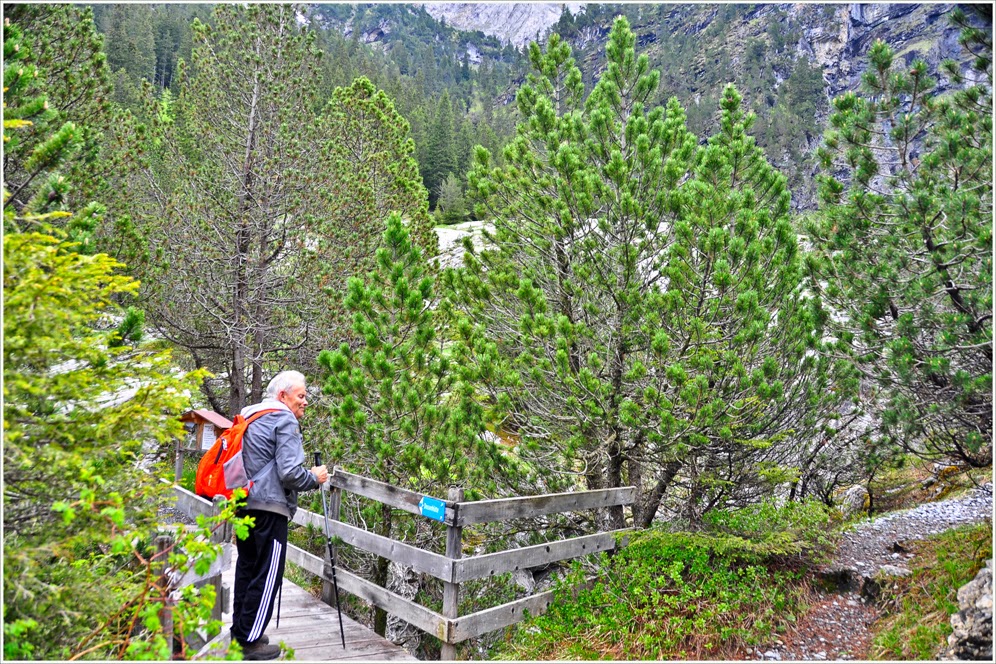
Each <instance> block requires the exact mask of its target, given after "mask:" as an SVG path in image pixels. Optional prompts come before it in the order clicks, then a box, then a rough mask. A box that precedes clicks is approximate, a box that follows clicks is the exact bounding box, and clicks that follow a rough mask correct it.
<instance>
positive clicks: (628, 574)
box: [497, 531, 802, 659]
mask: <svg viewBox="0 0 996 664" xmlns="http://www.w3.org/2000/svg"><path fill="white" fill-rule="evenodd" d="M765 546H766V545H764V544H758V543H757V542H755V541H752V540H749V539H746V538H741V537H736V536H720V537H717V536H712V535H709V534H703V533H665V532H661V531H645V532H643V533H640V534H638V535H636V536H634V537H633V540H632V542H631V543H630V545H629V546H628V547H626V548H624V549H622V550H621V551H620V552H619V553H618V554H616V555H615V556H614V557H612V558H609V557H608V556H605V555H604V554H603V557H602V559H601V573H600V574H599V576H598V579H597V580H596V581H595V583H594V584H592V586H591V587H590V588H588V589H581V588H583V586H584V585H585V583H584V579H583V575H584V574H583V572H582V570H581V567H580V565H575V567H574V568H573V571H572V572H571V573H570V574H569V575H568V576H567V577H566V578H565V579H564V580H563V581H562V582H561V583H560V584H559V586H558V590H557V597H556V599H555V601H554V602H553V603H552V604H551V607H550V610H549V612H548V613H547V614H545V615H543V616H539V617H537V618H534V619H532V620H530V621H528V622H525V623H523V624H521V625H520V626H519V629H518V630H517V632H516V634H515V635H513V637H512V639H511V641H510V642H509V644H508V645H507V646H505V648H504V650H503V651H502V652H500V653H498V655H497V656H498V657H499V658H509V659H579V658H580V659H590V658H598V659H603V658H609V659H723V658H730V657H731V656H732V655H734V654H737V653H742V652H743V649H744V648H746V647H748V646H756V645H760V644H762V643H764V642H766V641H768V640H769V639H770V638H772V636H773V635H774V634H775V632H776V631H777V630H778V629H779V628H780V627H781V626H782V625H781V623H784V622H785V621H792V620H794V614H795V613H796V612H797V610H798V608H799V606H800V601H801V597H802V592H801V589H802V584H801V578H802V572H801V571H798V570H791V569H787V568H785V567H784V566H783V565H782V564H781V563H780V562H777V561H776V559H777V558H778V557H779V556H780V555H781V553H782V548H780V547H778V546H776V547H775V552H776V554H775V555H774V556H772V555H771V553H770V552H766V550H765Z"/></svg>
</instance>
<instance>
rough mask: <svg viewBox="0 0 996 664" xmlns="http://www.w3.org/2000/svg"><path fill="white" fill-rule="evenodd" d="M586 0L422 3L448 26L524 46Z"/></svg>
mask: <svg viewBox="0 0 996 664" xmlns="http://www.w3.org/2000/svg"><path fill="white" fill-rule="evenodd" d="M584 4H585V3H583V2H567V3H563V2H535V3H533V2H487V3H483V2H482V3H476V2H425V3H422V6H423V7H425V10H426V11H427V12H429V14H430V15H431V16H432V17H433V18H435V19H437V20H439V19H446V23H447V25H451V26H453V27H454V28H459V29H460V30H467V31H470V32H473V31H475V30H480V31H481V32H483V33H484V34H486V35H492V36H495V37H498V39H500V40H501V41H502V42H505V43H511V44H514V45H515V46H523V45H525V44H528V43H529V42H531V41H533V40H534V39H536V36H537V35H540V36H542V35H545V34H546V32H547V30H549V28H550V27H551V26H552V25H554V24H555V23H556V22H557V21H559V20H560V15H561V13H562V12H563V10H564V7H567V8H569V9H570V10H571V12H572V13H574V14H577V13H578V12H579V11H581V8H582V7H583V6H584Z"/></svg>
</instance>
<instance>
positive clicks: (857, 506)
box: [840, 484, 868, 518]
mask: <svg viewBox="0 0 996 664" xmlns="http://www.w3.org/2000/svg"><path fill="white" fill-rule="evenodd" d="M867 505H868V489H866V488H864V487H863V486H861V485H860V484H855V485H854V486H852V487H851V488H850V489H848V490H847V491H845V492H844V497H843V499H842V500H841V504H840V511H841V513H843V515H844V518H849V517H852V516H854V515H856V514H859V513H861V512H864V511H865V509H866V506H867Z"/></svg>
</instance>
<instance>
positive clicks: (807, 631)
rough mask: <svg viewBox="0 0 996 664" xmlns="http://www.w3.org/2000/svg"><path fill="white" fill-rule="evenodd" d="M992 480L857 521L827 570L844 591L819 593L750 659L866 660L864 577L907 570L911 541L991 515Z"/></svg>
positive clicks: (872, 615)
mask: <svg viewBox="0 0 996 664" xmlns="http://www.w3.org/2000/svg"><path fill="white" fill-rule="evenodd" d="M992 513H993V485H992V483H991V482H990V483H988V484H986V485H984V486H981V487H979V488H976V489H974V490H972V491H971V492H969V493H968V494H966V495H964V496H960V497H958V498H952V499H951V500H945V501H940V502H936V503H926V504H923V505H920V506H918V507H915V508H913V509H909V510H904V511H900V512H893V513H890V514H887V515H885V516H882V517H879V518H877V519H875V520H873V521H867V522H863V523H860V524H858V525H857V526H856V527H854V528H853V529H852V530H850V531H849V532H847V533H846V534H845V535H844V537H843V539H842V541H841V542H840V545H839V547H838V549H837V553H836V554H835V556H834V559H833V561H831V562H830V563H829V564H828V565H826V566H825V568H824V569H823V570H822V571H823V572H824V573H826V574H828V575H831V576H836V577H838V578H839V579H846V580H849V581H850V582H851V584H850V585H849V586H848V587H847V588H846V589H845V590H844V591H842V592H836V593H835V592H825V593H824V592H820V593H817V594H816V595H815V596H814V597H813V598H812V599H811V601H810V603H809V605H810V608H809V610H808V611H807V612H806V614H805V615H804V616H802V617H801V618H800V619H799V622H797V623H796V625H795V627H794V629H793V630H792V631H791V632H789V633H787V634H785V635H784V636H782V637H781V638H779V639H777V640H776V641H775V642H774V643H772V644H771V645H769V646H768V647H767V648H763V649H758V650H756V651H755V652H754V653H753V657H748V658H750V659H760V660H772V661H786V660H788V661H813V660H853V659H863V658H864V656H865V655H866V654H867V652H868V648H869V646H870V645H871V632H870V631H869V627H870V626H871V625H872V623H874V622H875V620H876V619H877V618H878V611H877V609H876V608H875V607H874V605H873V603H872V602H871V601H869V600H868V599H867V598H866V597H864V596H862V594H861V593H860V592H859V589H860V584H861V580H862V579H863V578H867V577H871V576H874V575H875V574H876V573H877V572H878V571H879V569H880V568H882V567H883V566H886V565H891V566H893V567H895V568H899V569H898V570H893V571H894V572H900V573H901V572H902V570H904V569H905V568H906V564H907V562H908V561H909V560H910V559H911V558H912V557H913V555H912V554H911V553H909V552H908V551H907V547H906V546H905V543H906V542H909V541H911V540H922V539H926V538H927V537H930V536H931V535H936V534H938V533H942V532H944V531H945V530H949V529H951V528H954V527H956V526H959V525H962V524H968V523H978V522H980V521H984V520H985V519H986V518H989V517H992Z"/></svg>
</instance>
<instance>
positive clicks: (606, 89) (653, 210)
mask: <svg viewBox="0 0 996 664" xmlns="http://www.w3.org/2000/svg"><path fill="white" fill-rule="evenodd" d="M606 53H607V59H608V68H607V70H606V72H605V74H604V75H603V76H602V78H601V80H600V81H599V82H598V84H597V85H596V87H595V88H594V90H593V91H592V93H591V95H590V96H589V98H588V100H587V101H586V102H585V101H583V99H584V89H583V84H582V77H581V74H580V72H579V70H578V69H577V67H576V66H575V64H574V62H573V59H572V58H571V56H570V49H569V47H568V46H567V45H566V44H565V43H563V42H561V41H560V39H559V37H558V36H557V35H552V36H551V37H550V40H549V42H548V46H547V50H546V52H545V53H543V52H541V51H540V48H539V47H538V46H537V45H536V44H533V45H531V46H530V60H531V61H532V63H533V66H534V68H535V70H536V72H537V73H536V74H534V75H531V76H530V77H529V81H528V83H527V85H525V86H523V88H522V89H521V90H520V91H519V94H518V97H517V101H518V105H519V109H520V112H521V114H522V116H523V117H524V118H525V120H524V121H523V123H522V124H520V126H519V131H518V135H517V137H516V139H515V140H514V141H513V142H512V143H511V144H510V145H509V146H508V147H507V148H506V149H505V153H504V157H505V163H506V165H505V166H503V167H492V166H491V164H490V155H489V154H488V153H487V152H486V151H484V150H483V149H478V152H477V155H476V157H477V161H476V164H475V167H474V170H473V171H472V172H471V173H470V174H469V176H468V180H469V183H470V188H471V191H472V192H473V193H474V194H475V195H476V196H478V197H480V199H481V200H482V201H483V209H482V210H481V211H480V212H479V214H482V215H487V216H488V217H492V218H494V219H495V231H494V234H493V236H492V237H490V238H489V241H490V243H491V244H492V248H491V249H487V250H484V251H480V252H474V251H472V250H471V251H469V252H468V255H467V260H466V269H465V270H463V271H461V272H457V273H452V274H450V275H449V278H450V279H452V281H450V282H449V283H450V285H451V286H452V287H453V288H454V289H455V290H456V291H457V292H458V293H460V294H461V295H462V299H461V300H460V301H461V307H462V308H463V309H464V311H465V312H466V314H467V316H468V320H467V324H466V325H464V326H461V327H460V328H459V329H460V330H461V331H462V333H463V337H462V339H463V341H464V343H466V344H468V345H470V346H472V347H473V349H474V351H473V356H474V367H475V370H476V371H477V372H478V374H477V378H478V380H479V381H480V382H481V384H482V385H484V386H485V388H484V389H485V390H486V392H487V394H488V395H489V397H490V399H491V404H492V407H493V408H494V415H493V416H494V417H504V418H505V419H504V421H503V422H500V423H501V424H502V425H503V426H504V427H506V428H507V429H510V430H512V431H514V432H516V433H518V434H520V435H521V436H522V439H523V444H522V446H521V448H522V449H521V453H522V454H528V455H530V457H531V458H532V459H534V461H535V463H536V464H537V466H538V467H544V468H547V469H549V470H552V471H554V472H553V476H552V477H550V478H548V479H547V481H548V482H549V483H551V484H552V483H555V482H556V479H557V475H559V476H560V478H561V479H562V480H566V481H567V482H568V483H570V482H571V481H572V480H573V478H574V477H576V476H578V475H581V476H583V477H584V479H585V481H586V484H587V487H588V488H590V489H597V488H606V487H618V486H623V485H624V484H626V483H632V484H634V485H636V486H637V488H638V498H637V505H636V506H635V509H634V516H635V520H636V523H637V524H639V525H643V526H646V525H649V524H650V523H651V522H652V520H653V518H654V516H655V514H656V513H657V511H658V508H659V506H660V504H661V502H662V500H663V497H664V494H665V493H666V492H667V491H668V490H669V489H673V488H674V486H673V482H674V481H675V478H676V477H677V476H678V473H679V472H681V473H682V479H683V481H684V482H686V483H687V485H688V486H689V487H690V490H689V491H688V492H687V494H686V507H687V510H686V511H687V515H688V516H689V518H691V519H692V520H695V519H697V518H698V517H699V516H700V515H701V511H702V510H703V509H705V508H706V507H708V505H709V504H710V502H715V501H718V500H722V499H727V498H731V497H737V496H736V492H735V491H734V489H735V487H736V486H737V484H738V483H742V484H744V486H745V487H747V488H749V487H755V488H756V487H758V486H759V485H763V484H764V481H765V478H763V477H761V476H760V475H761V474H762V473H761V472H759V471H758V469H757V468H756V467H754V465H753V463H748V461H750V462H754V461H757V460H759V458H758V454H763V455H764V459H766V460H768V462H769V466H768V468H771V469H776V470H777V469H779V468H781V467H783V466H788V465H791V464H792V462H793V461H794V460H793V459H792V458H791V455H790V454H789V453H787V451H786V450H787V449H790V448H787V447H786V445H787V444H788V439H789V438H790V437H791V436H793V435H796V436H800V437H802V436H806V435H809V432H808V431H805V430H804V426H803V425H806V426H810V425H812V426H816V425H818V424H825V423H826V422H824V421H823V420H821V418H823V417H828V416H829V415H827V414H820V413H819V411H817V410H815V409H812V408H810V402H808V401H807V399H811V400H816V401H818V399H817V395H818V394H819V393H820V390H821V388H823V387H825V373H824V369H825V367H820V366H817V363H818V360H817V359H816V358H815V354H814V353H812V352H810V351H812V350H814V349H815V347H816V344H817V342H818V340H819V334H818V327H819V320H820V312H819V310H818V307H817V304H816V303H815V302H813V301H811V300H809V299H807V298H806V297H805V296H804V294H803V292H802V289H801V286H800V280H801V274H800V271H799V252H798V247H797V246H796V242H795V237H794V234H793V233H792V231H791V226H790V224H789V222H788V216H787V215H788V191H787V190H786V188H785V179H784V177H783V176H781V175H780V174H779V173H778V172H777V171H775V170H774V169H773V168H772V167H771V166H769V165H768V164H767V162H766V161H765V160H764V159H763V156H762V154H761V152H760V150H759V149H758V148H757V147H756V146H755V145H754V142H753V139H752V138H750V137H749V136H748V134H747V130H748V129H749V127H750V124H751V122H752V119H753V117H752V116H751V115H749V114H746V113H744V112H743V111H742V110H741V109H740V97H739V95H738V94H737V93H736V91H735V90H734V89H732V87H731V88H728V89H727V90H726V92H725V94H724V98H723V103H722V125H721V126H722V129H721V131H720V133H719V134H717V135H716V136H715V137H713V138H712V139H711V140H710V142H709V145H708V146H706V147H704V148H702V149H698V148H697V147H696V141H695V138H694V136H692V135H691V134H690V133H689V131H688V130H687V128H686V126H685V116H684V112H683V110H682V109H681V107H680V106H679V104H678V103H677V101H676V100H673V99H672V100H671V101H670V102H669V103H668V104H667V107H666V108H661V107H655V108H649V107H648V105H647V100H648V99H649V98H651V97H652V95H654V94H655V93H656V88H657V85H658V81H659V74H658V73H657V72H654V71H651V70H650V68H649V65H648V61H647V58H646V56H640V57H637V56H636V54H635V37H634V35H633V33H632V31H631V30H630V29H629V25H628V23H627V21H626V20H625V18H619V19H617V20H616V22H615V24H614V26H613V29H612V33H611V35H610V39H609V43H608V45H607V47H606ZM468 249H471V248H470V247H468ZM778 443H782V444H780V445H779V444H778ZM776 452H777V454H776ZM724 469H735V472H736V473H737V475H736V476H735V477H732V478H731V477H729V476H728V475H727V474H725V471H724ZM775 474H776V475H778V472H776V473H775ZM788 477H789V475H788V474H787V473H783V474H782V476H780V477H779V478H777V479H778V480H787V479H788ZM748 485H749V487H748ZM762 488H763V487H762ZM767 488H769V489H770V485H769V486H768V487H767ZM609 523H610V524H611V525H613V526H615V527H621V525H622V511H621V510H612V511H611V513H610V515H609Z"/></svg>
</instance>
